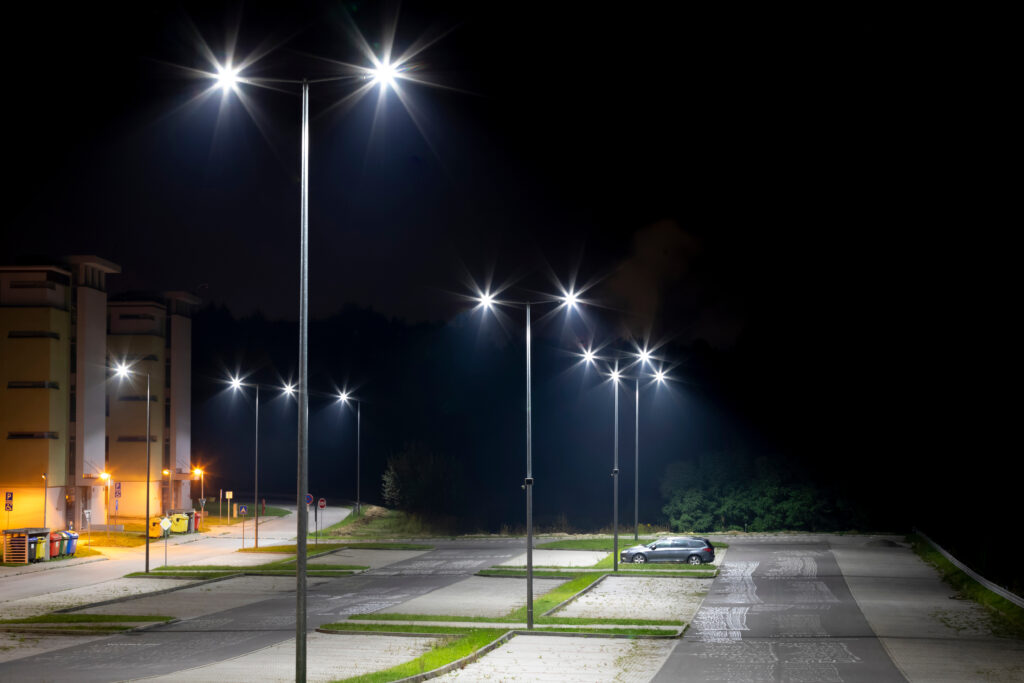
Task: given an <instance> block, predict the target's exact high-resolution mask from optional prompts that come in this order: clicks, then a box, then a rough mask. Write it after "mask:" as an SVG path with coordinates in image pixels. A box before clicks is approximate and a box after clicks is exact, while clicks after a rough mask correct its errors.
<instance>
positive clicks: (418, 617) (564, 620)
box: [324, 613, 686, 629]
mask: <svg viewBox="0 0 1024 683" xmlns="http://www.w3.org/2000/svg"><path fill="white" fill-rule="evenodd" d="M348 619H349V621H362V620H370V621H373V620H377V621H456V622H466V623H495V624H516V623H520V624H521V623H525V622H526V619H514V618H512V617H509V616H504V617H463V616H459V615H455V614H395V613H383V614H372V613H371V614H353V615H351V616H349V618H348ZM533 621H534V623H535V624H570V625H573V624H580V625H586V624H621V625H623V626H682V625H683V624H684V623H686V622H684V621H678V620H671V619H669V620H666V619H617V618H608V617H600V618H590V617H559V616H551V617H536V618H535V619H534V620H533ZM324 628H326V627H324ZM416 628H417V629H419V626H417V627H416Z"/></svg>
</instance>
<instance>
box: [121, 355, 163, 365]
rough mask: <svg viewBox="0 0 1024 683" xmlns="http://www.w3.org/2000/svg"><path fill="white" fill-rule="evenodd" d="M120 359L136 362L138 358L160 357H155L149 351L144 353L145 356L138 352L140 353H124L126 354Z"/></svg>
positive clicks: (155, 358)
mask: <svg viewBox="0 0 1024 683" xmlns="http://www.w3.org/2000/svg"><path fill="white" fill-rule="evenodd" d="M121 360H122V361H124V362H125V363H137V362H139V361H140V360H160V359H159V358H157V357H156V356H154V355H153V354H151V353H150V354H147V355H145V356H143V355H142V354H140V353H126V354H125V355H124V356H123V357H122V359H121Z"/></svg>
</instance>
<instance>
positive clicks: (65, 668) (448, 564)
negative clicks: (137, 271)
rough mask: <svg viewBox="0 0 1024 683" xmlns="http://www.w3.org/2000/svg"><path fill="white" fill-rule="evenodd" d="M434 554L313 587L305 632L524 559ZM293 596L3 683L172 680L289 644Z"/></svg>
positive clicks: (481, 552)
mask: <svg viewBox="0 0 1024 683" xmlns="http://www.w3.org/2000/svg"><path fill="white" fill-rule="evenodd" d="M431 543H432V545H434V546H435V547H436V550H434V551H432V552H430V553H428V554H425V555H421V556H419V557H416V558H413V559H410V560H407V561H405V562H400V563H396V564H393V565H389V566H387V567H384V568H381V569H379V570H375V571H371V572H367V573H364V574H359V575H356V576H349V577H343V578H338V579H312V580H310V581H309V590H308V603H307V605H308V607H307V614H308V626H309V629H310V630H313V629H315V628H316V627H318V626H319V625H320V624H323V623H326V622H330V621H337V620H339V619H342V618H344V617H345V616H347V615H350V614H360V613H365V612H373V611H377V610H381V609H386V608H388V607H390V606H393V605H398V604H400V603H402V602H405V601H406V600H409V599H411V598H414V597H416V596H419V595H423V594H425V593H428V592H430V591H433V590H436V589H438V588H442V587H444V586H447V585H449V584H452V583H455V582H456V581H459V580H461V579H463V578H466V577H467V576H470V575H472V574H474V573H475V572H476V571H478V570H479V569H482V568H485V567H490V566H492V565H494V564H498V563H500V562H502V561H504V560H507V559H508V558H510V557H512V556H514V555H517V554H519V553H522V552H523V547H524V544H525V541H524V540H523V539H501V540H481V541H472V540H469V541H458V542H444V541H441V542H433V541H432V542H431ZM294 634H295V594H294V593H290V594H285V595H283V596H281V597H275V598H271V599H269V600H264V601H262V602H257V603H253V604H249V605H245V606H243V607H238V608H235V609H229V610H226V611H223V612H217V613H215V614H210V615H207V616H203V617H198V618H196V619H190V620H188V621H182V622H178V623H174V624H170V625H167V626H160V627H157V628H154V629H150V630H148V631H144V632H141V633H137V634H132V635H127V634H126V635H118V636H113V637H110V638H105V639H102V640H96V641H93V642H90V643H86V644H83V645H79V646H74V647H69V648H65V649H63V650H59V651H57V652H51V653H47V654H42V655H37V656H33V657H26V658H23V659H17V660H14V661H11V662H8V663H6V664H0V681H6V680H12V681H14V680H37V681H82V682H85V681H120V680H128V679H136V678H145V677H148V676H156V675H162V674H172V673H174V672H177V671H182V670H184V669H190V668H192V667H196V666H200V665H203V664H210V663H213V662H218V661H223V660H225V659H229V658H232V657H237V656H239V655H243V654H246V653H248V652H252V651H254V650H257V649H259V648H263V647H266V646H268V645H273V644H275V643H279V642H282V641H284V640H287V639H289V638H292V637H293V636H294Z"/></svg>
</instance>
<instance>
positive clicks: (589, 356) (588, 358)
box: [583, 348, 597, 365]
mask: <svg viewBox="0 0 1024 683" xmlns="http://www.w3.org/2000/svg"><path fill="white" fill-rule="evenodd" d="M596 359H597V354H596V353H594V350H593V349H590V348H587V349H584V350H583V362H584V363H590V364H591V365H593V364H594V362H595V361H596Z"/></svg>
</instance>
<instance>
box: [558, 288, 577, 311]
mask: <svg viewBox="0 0 1024 683" xmlns="http://www.w3.org/2000/svg"><path fill="white" fill-rule="evenodd" d="M562 301H563V302H564V303H565V305H566V306H568V307H569V308H571V309H575V308H576V306H577V305H578V304H579V302H580V295H579V294H578V293H577V292H574V291H572V290H571V289H570V290H569V291H568V292H566V293H565V296H563V297H562Z"/></svg>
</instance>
